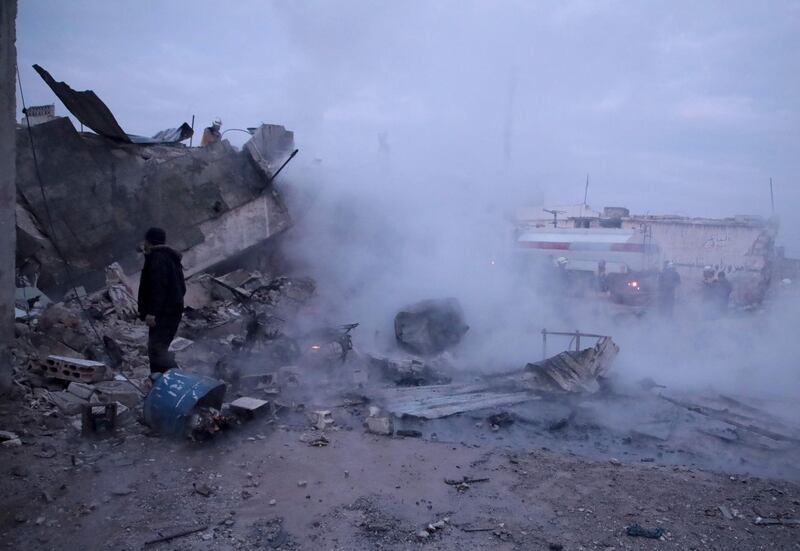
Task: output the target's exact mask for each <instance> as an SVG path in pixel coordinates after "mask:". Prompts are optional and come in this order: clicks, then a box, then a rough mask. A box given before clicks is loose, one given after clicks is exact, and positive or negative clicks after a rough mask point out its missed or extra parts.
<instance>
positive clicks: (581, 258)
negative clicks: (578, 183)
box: [516, 227, 661, 274]
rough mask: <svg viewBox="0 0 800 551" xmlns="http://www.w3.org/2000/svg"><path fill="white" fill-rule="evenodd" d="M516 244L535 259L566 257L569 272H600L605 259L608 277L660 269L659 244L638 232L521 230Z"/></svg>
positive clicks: (567, 229)
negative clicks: (599, 269)
mask: <svg viewBox="0 0 800 551" xmlns="http://www.w3.org/2000/svg"><path fill="white" fill-rule="evenodd" d="M516 242H517V247H518V251H519V252H520V254H527V255H530V256H531V259H532V260H533V259H538V260H541V261H543V262H548V261H550V262H552V263H555V261H556V259H558V258H559V257H564V258H566V259H567V269H568V270H577V271H585V272H592V273H597V268H598V265H599V263H600V261H601V260H605V263H606V273H608V274H612V273H629V272H642V271H649V270H658V269H659V268H660V261H661V259H660V251H659V247H658V245H656V244H655V243H652V242H651V240H650V239H648V237H647V235H646V234H645V233H644V232H642V231H641V230H638V229H622V228H552V227H550V228H547V227H527V228H526V227H521V228H519V229H518V230H517V240H516Z"/></svg>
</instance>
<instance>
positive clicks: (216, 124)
mask: <svg viewBox="0 0 800 551" xmlns="http://www.w3.org/2000/svg"><path fill="white" fill-rule="evenodd" d="M211 124H213V125H214V126H222V119H221V118H219V117H217V118H216V119H214V121H213V122H212V123H211Z"/></svg>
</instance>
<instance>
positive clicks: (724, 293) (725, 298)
mask: <svg viewBox="0 0 800 551" xmlns="http://www.w3.org/2000/svg"><path fill="white" fill-rule="evenodd" d="M731 291H733V285H731V282H730V281H728V278H727V277H725V272H722V271H720V272H719V273H718V274H717V279H716V281H715V282H714V302H715V304H716V306H717V311H718V312H719V313H720V314H722V315H725V314H726V313H727V312H728V302H730V298H731Z"/></svg>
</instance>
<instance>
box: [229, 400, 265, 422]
mask: <svg viewBox="0 0 800 551" xmlns="http://www.w3.org/2000/svg"><path fill="white" fill-rule="evenodd" d="M268 409H269V402H268V401H266V400H259V399H258V398H249V397H247V396H244V397H242V398H237V399H236V400H234V401H233V402H231V410H233V412H234V413H235V414H236V415H239V416H241V417H246V418H249V417H253V416H255V415H257V414H260V413H263V412H265V411H266V410H268Z"/></svg>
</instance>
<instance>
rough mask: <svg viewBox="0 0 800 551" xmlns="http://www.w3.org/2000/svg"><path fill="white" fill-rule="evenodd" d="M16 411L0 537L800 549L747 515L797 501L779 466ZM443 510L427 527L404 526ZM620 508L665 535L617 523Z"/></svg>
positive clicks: (193, 543)
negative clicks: (162, 434) (687, 463)
mask: <svg viewBox="0 0 800 551" xmlns="http://www.w3.org/2000/svg"><path fill="white" fill-rule="evenodd" d="M14 412H15V408H14V404H13V403H7V404H5V405H3V407H2V426H3V427H4V428H7V429H9V430H16V431H18V432H19V433H20V434H22V438H23V440H24V441H25V445H24V446H22V447H18V448H10V449H5V448H4V449H1V450H0V454H2V456H3V458H2V464H3V470H4V473H3V476H2V477H0V492H2V495H3V496H4V505H3V508H2V511H1V512H0V530H1V531H2V535H3V538H2V545H3V546H5V548H7V549H14V550H27V549H32V550H33V549H35V550H47V549H58V550H63V549H84V550H95V549H96V550H105V549H116V550H120V551H123V550H128V549H131V550H132V549H142V548H143V546H144V543H145V542H146V541H147V540H149V539H151V538H154V537H156V536H157V532H158V531H159V530H160V531H161V532H163V533H168V532H171V531H173V530H175V531H178V530H180V529H182V528H187V527H199V526H206V527H207V528H206V529H204V530H201V531H199V532H196V533H194V534H191V535H188V536H185V537H182V538H177V539H175V540H173V541H171V542H167V543H161V544H157V545H151V546H147V547H146V548H147V549H161V550H179V549H185V550H189V549H191V550H194V549H208V550H212V549H213V550H228V549H242V550H249V549H253V550H255V549H278V548H280V549H307V550H322V549H330V550H362V549H363V550H371V549H387V550H388V549H392V550H394V549H396V550H403V549H440V550H450V549H452V550H463V549H507V550H515V549H520V550H522V549H548V547H550V546H551V545H552V547H551V548H553V549H557V548H559V547H558V545H561V546H563V549H681V550H685V549H720V550H730V549H800V526H784V525H767V526H764V525H756V524H754V523H753V520H754V518H755V517H756V516H761V517H770V518H772V517H781V518H798V517H800V486H798V485H797V484H794V483H789V482H782V481H778V480H769V479H759V478H752V477H748V476H741V475H734V476H731V475H728V474H723V473H711V472H706V471H701V470H697V469H694V468H688V467H684V466H665V465H658V464H656V463H642V462H641V461H636V462H635V463H632V464H621V465H617V464H615V463H612V462H610V461H609V460H608V459H596V460H589V459H585V458H578V457H576V456H572V455H569V454H556V453H553V452H549V451H543V450H541V449H530V450H528V449H520V448H513V449H512V448H505V447H503V446H502V444H499V443H498V442H487V443H485V444H461V443H448V442H432V441H427V440H421V439H414V438H387V437H382V436H376V435H371V434H366V433H364V432H363V430H362V429H361V428H360V427H357V426H355V427H354V426H352V425H351V426H350V427H349V428H342V429H340V430H332V431H328V433H327V434H328V438H329V439H330V444H329V445H327V446H325V447H319V448H316V447H311V446H309V445H307V444H305V443H303V442H301V441H300V437H301V435H302V434H303V433H304V431H306V430H307V426H306V424H305V423H303V421H302V419H301V418H300V417H297V418H290V419H285V420H282V421H280V422H287V423H292V424H287V425H279V424H277V423H274V422H273V423H270V422H268V421H267V420H266V419H256V420H255V421H253V422H251V423H249V424H247V425H245V426H243V427H241V428H240V429H238V430H234V431H231V432H228V433H226V434H223V435H220V436H219V437H218V438H216V439H215V440H213V441H211V442H206V443H191V442H183V441H171V440H165V439H162V438H156V437H148V436H145V435H144V434H141V433H140V432H139V431H138V429H134V430H130V431H127V432H124V433H122V437H121V438H117V439H112V440H104V441H99V442H91V441H87V440H85V439H81V438H80V437H79V436H77V434H76V433H75V432H74V430H73V429H72V428H69V427H64V426H63V425H62V424H61V423H62V422H61V421H60V420H57V419H51V420H46V421H44V424H39V421H38V420H34V419H35V418H34V417H25V416H19V415H14ZM334 417H339V418H342V419H346V418H347V412H346V411H345V410H343V409H338V410H334ZM26 419H29V421H28V422H27V424H26ZM295 421H296V422H295ZM344 424H345V425H347V423H344ZM463 476H467V477H470V478H488V480H487V481H484V482H476V483H473V484H470V485H469V488H467V489H465V490H464V491H459V490H458V489H456V487H454V486H452V485H448V484H446V483H445V482H444V480H445V479H458V478H461V477H463ZM198 489H199V490H200V492H202V493H199V492H198V491H197V490H198ZM204 493H208V494H209V495H207V496H206V495H203V494H204ZM272 500H274V502H273V501H272ZM720 507H722V508H723V509H724V510H725V511H726V512H727V513H730V515H731V516H732V517H733V518H730V519H727V518H726V517H725V516H724V514H723V512H722V510H721V509H720ZM444 518H447V519H449V520H448V523H447V524H446V525H445V527H444V528H443V529H441V530H439V531H436V532H435V533H433V535H431V536H430V537H428V538H426V539H419V537H418V536H417V535H416V534H417V532H419V531H420V530H421V529H422V528H424V527H425V526H427V524H429V523H433V522H436V521H440V520H442V519H444ZM633 523H639V524H640V525H642V526H644V527H648V528H655V527H662V528H664V529H665V530H666V536H665V537H664V539H663V540H661V541H657V540H645V539H641V538H633V537H630V536H627V535H625V527H626V526H628V525H630V524H633ZM473 529H477V530H478V531H469V530H473Z"/></svg>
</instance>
